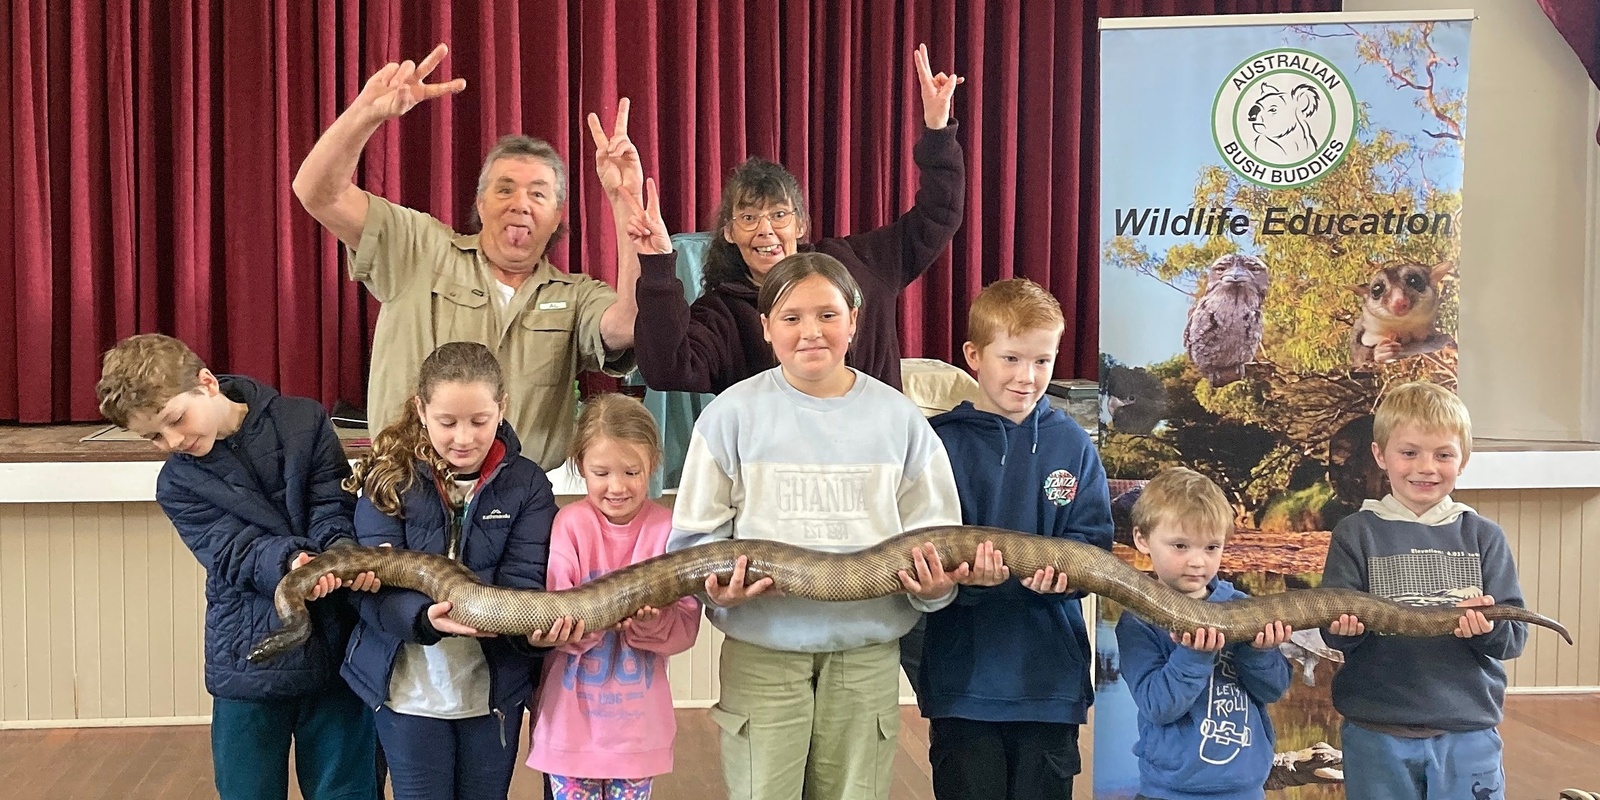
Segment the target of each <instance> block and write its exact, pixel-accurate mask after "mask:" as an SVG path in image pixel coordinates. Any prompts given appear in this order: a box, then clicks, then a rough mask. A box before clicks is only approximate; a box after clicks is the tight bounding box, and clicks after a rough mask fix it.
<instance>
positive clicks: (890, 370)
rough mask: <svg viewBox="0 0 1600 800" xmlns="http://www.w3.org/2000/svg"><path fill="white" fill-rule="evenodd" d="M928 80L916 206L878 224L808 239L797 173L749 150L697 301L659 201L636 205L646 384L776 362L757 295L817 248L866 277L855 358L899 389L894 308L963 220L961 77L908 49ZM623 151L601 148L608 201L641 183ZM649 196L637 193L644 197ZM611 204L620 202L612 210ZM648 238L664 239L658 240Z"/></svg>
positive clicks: (714, 381) (725, 379)
mask: <svg viewBox="0 0 1600 800" xmlns="http://www.w3.org/2000/svg"><path fill="white" fill-rule="evenodd" d="M912 59H913V61H915V64H916V72H917V79H918V82H919V83H920V84H921V87H922V120H923V123H924V124H925V125H926V126H927V127H926V130H924V131H923V133H922V138H921V139H920V140H919V141H918V142H917V144H916V147H915V149H914V150H913V151H912V158H913V160H914V161H915V162H916V165H917V168H918V170H919V172H920V175H921V185H920V186H919V187H918V189H917V197H916V202H915V205H913V206H912V207H911V210H909V211H907V212H906V213H905V214H903V215H901V216H900V218H899V219H897V220H895V221H894V222H892V223H890V224H888V225H886V226H884V227H882V228H879V229H877V230H872V231H867V232H865V233H859V234H854V235H851V236H845V237H840V238H828V239H823V240H821V241H819V242H817V243H815V244H812V243H809V242H806V241H805V237H806V234H807V233H808V232H809V229H810V222H811V220H810V217H809V216H808V215H807V213H806V202H805V196H804V195H803V194H802V193H801V191H800V184H799V183H798V182H797V181H796V180H795V177H794V176H793V175H791V174H790V173H789V171H788V170H786V169H784V168H783V167H782V166H780V165H778V164H774V163H773V162H771V161H767V160H765V159H761V158H752V159H750V160H748V161H746V162H744V163H743V164H741V165H739V167H738V168H737V169H735V170H734V171H733V175H732V176H731V177H730V179H729V181H728V183H727V185H726V186H725V187H724V188H723V191H722V204H721V206H720V208H719V209H718V211H717V221H716V226H715V230H716V232H717V234H718V238H717V240H716V241H715V242H714V243H713V244H712V246H711V250H710V252H709V253H708V254H707V256H706V265H705V275H704V279H703V281H702V287H703V288H702V292H701V295H700V298H699V299H697V300H696V301H695V302H694V304H693V305H689V304H688V303H687V302H686V301H685V300H684V295H683V284H682V283H680V282H679V281H678V278H677V274H676V260H675V256H674V254H673V252H672V249H671V243H670V241H669V240H668V239H667V238H666V226H665V225H664V224H663V223H662V221H661V217H660V214H659V211H658V209H655V208H650V209H649V210H648V211H646V207H645V205H644V204H642V203H637V202H636V203H634V208H635V220H634V225H635V227H636V229H637V230H638V231H639V232H640V233H641V234H652V233H653V234H657V235H653V236H652V235H644V236H642V237H635V242H636V247H637V249H638V252H639V260H640V268H641V276H640V279H639V283H638V294H637V299H638V304H639V316H638V318H637V319H636V321H635V325H634V330H635V332H636V337H635V340H634V353H635V356H636V358H637V360H638V365H639V371H640V373H641V374H642V375H643V376H644V379H645V383H646V384H648V385H649V386H650V388H652V389H656V390H658V391H682V392H713V393H720V392H721V391H722V390H724V389H726V388H728V387H729V386H732V385H733V384H735V383H738V382H739V381H741V380H744V379H745V378H748V377H750V376H752V375H755V374H757V373H759V372H762V371H764V370H768V369H771V368H772V367H774V366H776V365H777V361H776V360H775V359H774V357H773V354H772V348H771V347H770V346H769V345H768V344H767V342H766V340H765V339H764V338H763V336H762V332H761V319H760V315H759V314H757V313H756V292H757V291H758V289H759V287H760V286H761V282H762V280H763V279H764V278H765V277H766V274H767V271H768V270H770V269H772V267H773V265H775V264H777V263H778V262H779V261H782V260H783V259H784V258H786V257H788V256H790V255H793V254H795V253H797V252H809V251H816V252H821V253H827V254H828V255H830V256H833V257H834V258H837V259H839V261H841V262H843V263H844V265H845V266H846V267H847V268H848V269H849V270H850V273H851V275H852V276H854V277H855V279H856V281H857V282H858V283H859V284H860V285H861V294H862V296H861V298H860V301H861V302H860V307H861V311H860V316H859V318H858V321H857V325H856V335H855V339H854V341H853V342H852V345H851V348H850V353H849V358H848V362H847V363H848V364H849V365H850V366H852V367H855V368H856V369H858V370H860V371H861V372H864V373H866V374H868V375H871V376H872V377H874V378H877V379H879V380H881V381H883V382H884V383H887V384H889V385H890V386H893V387H894V388H896V389H899V388H900V341H899V337H898V334H897V332H896V322H897V320H896V316H897V309H898V302H897V301H898V299H899V296H900V292H901V291H902V290H903V289H905V287H906V286H908V285H910V283H911V282H912V281H914V280H916V279H917V278H918V277H920V276H921V275H922V273H923V272H924V271H925V270H927V268H928V266H929V265H930V264H932V263H933V260H934V259H935V258H937V257H938V256H939V254H940V253H942V252H943V251H944V249H945V248H946V247H948V246H949V244H950V240H951V239H952V238H954V237H955V234H956V230H957V229H958V228H959V227H960V226H961V214H962V203H963V201H964V197H965V193H966V166H965V163H964V161H963V157H962V152H961V145H960V143H959V142H958V141H957V140H956V123H955V122H953V121H951V120H950V102H951V97H952V96H953V95H954V94H955V88H956V86H957V85H958V84H960V83H961V82H962V81H963V79H962V78H960V77H957V76H955V75H946V74H944V73H942V72H941V73H939V74H937V75H935V74H934V73H933V71H932V69H931V68H930V67H929V65H928V48H927V46H926V45H922V46H920V47H918V48H917V50H916V51H914V52H913V54H912ZM608 150H609V151H610V152H619V153H621V152H626V148H623V147H621V146H620V145H619V144H618V143H616V142H613V143H611V145H609V146H608V147H607V148H601V149H600V150H598V151H597V156H596V162H597V166H598V167H599V171H600V177H601V183H602V185H604V186H605V187H606V190H607V193H608V194H611V195H612V196H613V197H615V196H616V193H617V192H618V191H622V187H623V185H624V183H627V185H628V186H629V189H630V190H631V191H629V192H628V193H630V194H633V195H635V196H637V195H638V190H640V189H642V187H643V182H642V179H640V178H639V177H638V176H636V175H627V174H625V173H628V172H631V171H634V170H637V169H638V161H637V158H636V157H634V158H632V159H630V160H627V161H626V162H623V161H622V160H621V159H618V160H617V161H615V162H613V161H612V160H610V159H608V158H607V157H606V152H607V151H608ZM641 200H642V198H641ZM612 207H613V208H616V206H615V205H613V206H612ZM650 241H659V242H663V243H665V244H664V246H654V247H652V246H651V245H650V244H649V242H650Z"/></svg>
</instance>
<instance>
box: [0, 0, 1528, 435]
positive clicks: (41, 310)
mask: <svg viewBox="0 0 1600 800" xmlns="http://www.w3.org/2000/svg"><path fill="white" fill-rule="evenodd" d="M1557 1H1558V0H1544V2H1546V3H1547V4H1548V3H1554V2H1557ZM1337 6H1338V2H1337V0H1233V1H1229V0H1098V1H1096V0H1084V2H1081V3H1080V2H1063V3H1033V2H1026V3H1017V2H1005V3H997V2H984V0H892V1H891V0H871V1H870V2H869V0H751V2H747V3H723V2H715V1H714V0H656V1H655V2H634V1H633V0H563V1H562V2H546V1H545V0H499V1H497V2H493V3H487V2H463V1H462V0H441V1H440V2H436V3H410V2H402V0H363V1H361V2H356V1H354V0H260V1H258V2H241V3H233V2H229V3H227V4H223V3H221V2H215V0H155V2H150V3H126V2H114V3H104V2H102V0H12V2H10V3H7V4H4V5H3V6H0V29H3V30H4V31H5V32H6V35H5V36H3V37H0V65H3V66H4V67H5V68H4V69H0V96H3V97H4V98H5V102H4V103H3V104H0V152H3V154H4V156H5V157H4V158H0V186H3V187H4V189H0V218H5V219H7V220H9V221H10V223H11V228H12V233H11V235H9V236H0V308H3V309H4V312H5V313H0V421H20V422H64V421H71V420H93V419H98V418H99V414H98V412H97V411H96V408H95V402H94V383H95V381H96V379H97V378H98V375H99V363H98V362H99V357H100V354H101V353H102V352H103V351H104V350H105V349H106V348H108V347H110V346H111V345H112V344H113V343H115V342H116V341H117V340H118V339H119V338H121V337H123V336H127V335H129V334H133V333H138V332H146V331H161V332H165V333H170V334H172V335H175V336H178V337H179V338H182V339H184V340H185V341H187V342H188V343H189V344H190V345H191V346H192V347H194V348H195V349H196V351H197V352H198V353H199V354H200V355H201V357H202V358H204V359H206V361H207V362H208V363H209V364H211V365H212V366H213V368H214V369H216V370H218V371H224V372H236V373H244V374H249V375H252V376H255V377H257V378H260V379H262V380H265V381H267V382H270V383H272V384H274V385H276V386H278V387H280V388H281V389H282V390H283V391H284V392H286V393H289V394H297V395H305V396H310V397H315V398H318V399H320V400H322V401H323V402H325V403H329V404H331V403H332V402H333V401H334V400H336V399H341V398H342V399H345V400H349V401H352V402H354V403H356V404H358V405H361V404H362V403H363V391H364V387H365V375H366V367H367V365H366V358H367V354H368V353H369V351H370V346H369V343H370V334H371V326H372V322H373V320H374V318H375V314H376V306H375V304H374V302H373V301H372V300H371V298H370V297H367V296H366V294H365V290H364V289H363V288H362V287H361V286H359V285H358V284H354V283H352V282H350V281H348V280H346V279H345V277H344V272H343V261H342V259H343V254H342V253H341V252H340V249H339V248H338V247H337V246H336V244H335V242H334V240H333V238H332V237H331V236H329V235H327V234H325V233H323V232H322V231H321V229H320V228H319V227H318V226H317V225H316V223H315V222H314V221H313V220H312V219H311V218H310V217H309V216H307V215H306V214H305V212H304V211H303V210H302V209H301V208H300V206H299V203H298V202H297V201H296V200H295V198H294V196H293V193H292V191H291V189H290V184H291V182H292V180H293V178H294V174H295V171H296V170H297V169H298V167H299V165H300V161H301V160H302V159H303V158H304V157H305V154H306V152H307V151H308V150H309V149H310V147H311V145H312V143H313V142H314V141H315V140H316V137H317V136H318V135H319V134H320V133H321V132H322V130H324V129H325V128H326V127H327V126H328V124H329V123H331V122H332V121H333V119H334V117H335V116H337V115H338V113H339V112H340V111H341V110H343V109H344V107H345V106H346V105H347V104H348V102H349V101H350V99H351V98H352V97H354V96H355V94H356V93H357V92H359V90H360V88H361V86H362V84H363V83H364V82H365V80H366V78H367V76H369V75H370V74H371V73H372V72H374V71H375V70H376V69H377V68H379V67H380V66H381V65H382V64H383V63H385V62H387V61H390V60H402V59H406V58H412V59H418V58H421V57H422V56H423V55H424V54H426V53H427V51H428V50H429V49H430V48H431V47H432V45H433V44H434V43H436V42H440V41H443V42H447V43H449V44H450V46H451V53H450V56H449V57H448V58H447V59H446V60H445V61H444V63H443V65H442V66H441V68H440V70H439V73H438V74H439V77H440V79H446V78H451V77H464V78H466V79H467V90H466V92H464V93H462V94H460V95H457V96H455V97H452V98H448V99H445V100H442V101H438V102H433V103H429V104H426V105H424V106H422V107H419V108H418V109H416V110H414V111H413V112H412V113H410V114H408V115H407V116H406V117H404V118H403V119H401V120H400V121H399V122H398V123H397V124H390V125H388V126H386V127H385V128H383V129H381V130H380V131H379V132H378V134H377V135H376V136H374V137H373V140H372V142H371V143H370V144H369V145H368V147H367V149H366V151H365V156H364V158H363V160H362V162H361V166H360V168H359V171H358V174H357V176H356V179H357V182H358V184H359V185H361V186H362V187H364V188H366V189H368V190H369V191H372V192H375V193H377V194H381V195H383V196H385V197H388V198H390V199H393V200H396V201H398V202H400V203H403V204H405V205H408V206H412V207H414V208H419V209H423V210H426V211H429V212H430V213H433V214H434V215H436V216H438V217H440V218H441V219H443V220H445V221H446V222H448V223H451V224H453V225H456V226H458V227H461V226H465V225H466V224H467V219H468V212H469V211H470V208H471V205H472V199H473V198H472V194H473V191H474V189H475V185H476V180H477V175H478V170H479V167H480V166H481V159H482V155H483V153H484V152H485V151H486V150H487V149H488V147H489V146H490V145H491V144H492V143H493V142H494V140H495V139H496V138H498V137H499V136H500V135H501V134H504V133H509V132H524V133H527V134H530V135H534V136H539V137H543V138H545V139H548V140H549V141H550V142H551V143H552V144H553V145H555V147H556V148H557V150H559V151H560V152H562V153H564V154H565V155H566V156H567V160H568V164H569V173H570V182H571V189H570V193H569V198H568V209H567V221H568V224H569V226H570V231H571V232H570V235H569V236H568V238H567V239H566V240H565V241H563V242H562V243H561V244H559V245H558V246H557V249H556V252H555V254H554V259H555V260H556V262H557V263H558V264H561V265H564V266H566V267H567V268H568V269H571V270H573V271H582V272H586V273H589V274H592V275H596V276H598V277H602V278H605V279H607V280H614V279H615V272H616V267H615V242H614V241H613V239H612V234H611V230H612V229H611V221H610V218H609V213H610V212H609V208H608V207H607V206H606V205H605V203H604V201H603V198H602V196H601V193H600V189H599V184H598V181H597V180H596V179H595V177H594V172H593V160H592V159H593V153H592V147H593V145H592V144H591V143H590V141H589V138H588V133H587V129H586V127H585V124H584V117H585V115H587V114H588V113H589V112H590V111H596V112H599V113H600V115H601V117H602V119H603V120H604V121H605V122H606V125H607V128H608V129H609V126H610V121H611V119H612V116H613V115H614V114H615V108H616V99H617V98H618V97H619V96H623V95H626V96H628V97H630V98H632V100H633V114H632V120H631V125H630V130H631V133H632V135H633V137H634V139H635V141H636V142H637V143H638V145H639V148H640V151H641V154H642V156H643V159H644V162H645V165H646V170H647V172H649V173H650V174H651V175H654V176H656V177H657V179H658V180H659V181H660V183H661V186H662V189H663V198H662V199H663V206H664V209H663V210H664V214H665V217H666V219H667V223H668V225H669V226H670V227H671V229H672V230H673V231H675V232H676V231H688V230H701V229H704V228H705V226H706V225H707V220H708V219H709V218H710V217H711V216H712V214H713V213H714V211H715V206H716V203H717V201H718V198H719V196H720V189H721V184H722V179H723V177H724V176H725V175H726V174H727V173H728V171H729V170H730V169H732V167H733V166H734V165H736V164H737V163H738V162H740V161H741V160H743V159H744V158H746V157H748V156H751V155H761V156H765V157H768V158H773V159H775V160H778V161H780V162H782V163H783V164H785V165H786V166H787V167H788V168H789V169H790V170H791V171H792V172H794V174H795V175H796V176H798V177H799V178H800V181H801V184H802V186H803V187H804V188H805V189H806V191H807V193H808V201H809V204H810V211H811V214H812V217H813V219H814V220H815V225H814V231H813V233H812V235H813V236H824V235H836V234H844V233H850V232H855V231H861V230H867V229H870V228H873V227H876V226H878V225H882V224H884V223H887V222H889V221H890V220H892V219H894V218H895V217H896V216H897V215H898V214H899V213H900V212H901V211H902V210H904V209H905V208H908V207H909V206H910V204H911V200H912V196H913V195H914V193H915V188H916V172H915V170H914V169H913V167H912V163H911V148H912V145H913V144H914V143H915V141H916V138H917V136H918V133H919V131H920V129H921V105H920V97H919V94H918V91H917V84H916V79H915V77H914V74H913V72H912V67H911V51H912V49H913V48H914V47H915V46H916V44H917V43H919V42H927V43H928V46H929V49H930V52H931V58H932V63H933V66H934V69H935V70H938V71H946V72H949V71H954V72H957V73H959V74H961V75H964V76H965V77H966V78H967V82H966V83H965V84H964V85H963V86H962V87H960V88H959V89H958V90H957V92H956V103H955V118H956V119H957V120H958V121H959V123H960V124H961V140H962V144H963V146H964V147H965V149H966V155H967V165H968V166H967V169H968V177H969V189H968V195H967V198H968V202H967V211H966V219H965V222H964V224H963V227H962V230H961V233H960V234H959V235H958V236H957V237H956V240H955V242H954V244H953V246H952V247H951V248H950V252H949V254H948V255H947V256H945V257H942V258H941V259H940V261H939V262H938V263H937V264H935V265H934V267H933V268H932V269H931V270H930V271H929V273H928V274H927V276H926V277H924V278H923V279H922V280H921V281H919V282H918V283H917V284H915V285H913V286H912V287H911V288H910V289H909V290H908V291H907V292H906V294H905V296H904V298H903V299H902V308H901V311H902V315H901V336H902V342H903V344H904V348H905V353H906V355H908V356H919V355H920V356H930V357H936V358H943V359H947V360H954V359H958V358H959V352H960V343H961V342H962V341H963V340H964V338H965V333H966V331H965V328H966V319H965V310H966V305H967V302H968V301H969V300H970V299H971V298H972V296H973V295H974V294H976V292H977V291H978V289H979V288H981V287H982V286H983V285H984V284H986V283H989V282H991V281H993V280H996V279H999V278H1006V277H1012V276H1025V277H1029V278H1032V279H1034V280H1036V281H1038V282H1040V283H1041V284H1043V285H1045V286H1046V287H1047V288H1049V289H1050V290H1051V291H1052V292H1054V293H1055V295H1056V296H1057V297H1058V298H1059V299H1060V300H1061V303H1062V306H1063V309H1064V310H1065V311H1066V314H1067V318H1068V326H1067V335H1066V337H1065V339H1064V341H1063V343H1062V355H1061V359H1060V366H1059V368H1058V372H1059V374H1060V375H1063V376H1066V375H1084V376H1093V374H1094V370H1095V364H1096V349H1097V341H1096V334H1097V330H1098V326H1099V322H1098V318H1097V315H1098V299H1097V277H1096V275H1097V269H1098V268H1097V260H1098V259H1097V249H1098V247H1097V242H1096V196H1097V193H1098V189H1097V186H1096V172H1095V170H1096V167H1095V164H1096V157H1097V156H1096V147H1097V142H1096V138H1095V137H1096V124H1095V112H1096V109H1097V106H1098V94H1097V90H1098V82H1099V75H1098V70H1097V66H1096V61H1097V49H1096V44H1097V41H1098V34H1097V31H1096V22H1097V18H1098V17H1100V16H1136V15H1146V14H1210V13H1241V12H1250V13H1255V12H1266V11H1326V10H1334V9H1336V7H1337ZM957 363H959V361H957Z"/></svg>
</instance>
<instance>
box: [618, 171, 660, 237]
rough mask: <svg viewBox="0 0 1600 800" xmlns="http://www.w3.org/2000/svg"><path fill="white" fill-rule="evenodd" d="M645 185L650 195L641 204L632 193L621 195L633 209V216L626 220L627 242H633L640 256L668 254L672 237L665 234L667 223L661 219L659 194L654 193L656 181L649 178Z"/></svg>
mask: <svg viewBox="0 0 1600 800" xmlns="http://www.w3.org/2000/svg"><path fill="white" fill-rule="evenodd" d="M646 185H647V186H648V187H649V190H650V193H649V195H648V196H647V197H646V198H645V202H644V203H643V204H640V202H639V198H637V197H634V196H633V194H632V193H629V192H624V193H623V197H624V198H626V200H627V203H628V206H629V207H630V208H631V209H633V216H632V218H630V219H629V220H628V240H629V241H631V242H633V249H634V251H635V252H638V253H641V254H645V255H660V254H664V253H670V252H672V237H671V235H670V234H668V233H667V223H666V222H665V221H663V220H662V219H661V193H660V192H657V191H656V179H655V178H651V179H650V180H649V181H647V182H646Z"/></svg>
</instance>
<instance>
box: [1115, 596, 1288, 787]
mask: <svg viewBox="0 0 1600 800" xmlns="http://www.w3.org/2000/svg"><path fill="white" fill-rule="evenodd" d="M1208 588H1209V589H1210V590H1211V594H1210V596H1208V597H1207V598H1206V600H1207V601H1208V602H1213V603H1223V602H1227V601H1229V600H1238V599H1241V598H1243V597H1246V596H1247V595H1246V594H1245V593H1244V592H1241V591H1239V590H1238V589H1235V588H1233V584H1231V583H1228V582H1227V581H1224V580H1220V579H1217V578H1212V579H1211V583H1210V585H1209V586H1208ZM1117 648H1118V651H1119V653H1120V656H1121V659H1120V661H1119V668H1120V669H1121V670H1122V678H1123V680H1125V681H1127V682H1128V689H1129V690H1130V691H1131V692H1132V693H1133V702H1134V704H1135V705H1137V706H1138V707H1139V743H1138V744H1136V745H1134V748H1133V753H1134V755H1136V756H1138V757H1139V794H1141V795H1144V796H1145V797H1150V798H1160V800H1220V799H1221V798H1228V800H1250V798H1256V799H1257V800H1259V798H1263V797H1265V796H1266V790H1265V789H1263V788H1262V785H1263V784H1265V783H1266V781H1267V773H1269V772H1271V771H1272V755H1273V753H1272V751H1273V743H1274V736H1273V732H1272V719H1271V718H1270V717H1268V716H1267V705H1268V704H1269V703H1273V702H1276V701H1277V700H1278V698H1280V697H1282V696H1283V693H1284V692H1285V691H1288V689H1289V662H1288V660H1287V659H1285V658H1284V657H1283V655H1282V654H1281V653H1279V652H1278V649H1277V648H1276V647H1274V648H1272V649H1270V650H1257V649H1256V648H1255V647H1254V646H1253V645H1252V644H1251V643H1250V642H1230V643H1228V644H1227V645H1226V646H1224V647H1223V649H1222V652H1221V653H1202V652H1200V651H1198V650H1195V649H1193V648H1189V647H1184V646H1182V645H1179V644H1177V643H1176V642H1174V641H1172V636H1171V635H1170V634H1168V633H1167V632H1166V631H1165V630H1162V629H1161V628H1157V627H1156V626H1154V625H1151V624H1150V623H1149V622H1146V621H1145V620H1144V619H1143V618H1141V617H1139V615H1137V614H1135V613H1133V612H1132V611H1123V612H1122V619H1121V621H1119V622H1118V623H1117Z"/></svg>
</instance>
